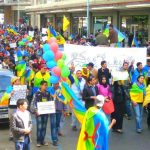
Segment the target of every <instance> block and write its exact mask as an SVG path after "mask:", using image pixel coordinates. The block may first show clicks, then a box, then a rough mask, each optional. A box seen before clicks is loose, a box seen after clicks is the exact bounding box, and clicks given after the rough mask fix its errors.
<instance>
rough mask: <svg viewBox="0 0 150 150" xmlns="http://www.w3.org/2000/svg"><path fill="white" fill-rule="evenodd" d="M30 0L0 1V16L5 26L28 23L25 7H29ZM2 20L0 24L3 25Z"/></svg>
mask: <svg viewBox="0 0 150 150" xmlns="http://www.w3.org/2000/svg"><path fill="white" fill-rule="evenodd" d="M31 1H32V0H0V16H1V17H3V18H4V19H3V22H4V23H7V24H14V23H29V16H28V15H26V12H25V7H26V6H31ZM3 22H2V20H1V21H0V23H3Z"/></svg>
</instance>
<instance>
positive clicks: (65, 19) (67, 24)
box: [63, 16, 70, 31]
mask: <svg viewBox="0 0 150 150" xmlns="http://www.w3.org/2000/svg"><path fill="white" fill-rule="evenodd" d="M69 24H70V22H69V20H68V19H67V18H66V16H64V18H63V31H66V30H67V28H68V26H69Z"/></svg>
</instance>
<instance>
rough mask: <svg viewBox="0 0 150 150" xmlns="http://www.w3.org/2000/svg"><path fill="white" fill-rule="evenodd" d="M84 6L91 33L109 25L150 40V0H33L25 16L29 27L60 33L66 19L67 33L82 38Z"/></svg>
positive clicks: (84, 26) (85, 22)
mask: <svg viewBox="0 0 150 150" xmlns="http://www.w3.org/2000/svg"><path fill="white" fill-rule="evenodd" d="M87 2H89V32H90V33H96V32H97V30H103V29H104V28H105V26H106V24H110V23H112V24H113V25H115V26H116V27H117V28H119V29H120V30H121V31H124V32H128V33H133V34H138V37H144V38H145V39H146V40H148V39H149V40H150V0H32V6H29V7H26V12H27V14H28V15H30V19H31V25H32V26H35V25H36V26H38V27H46V26H47V23H49V22H50V23H51V24H52V25H53V26H54V27H55V28H56V29H57V30H58V31H59V32H62V20H63V15H66V16H67V18H68V19H69V20H70V26H69V28H68V30H67V33H68V34H70V33H72V34H81V35H84V34H86V32H87Z"/></svg>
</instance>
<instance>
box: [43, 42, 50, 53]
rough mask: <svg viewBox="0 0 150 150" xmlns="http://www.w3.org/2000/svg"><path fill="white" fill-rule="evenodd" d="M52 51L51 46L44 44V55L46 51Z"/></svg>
mask: <svg viewBox="0 0 150 150" xmlns="http://www.w3.org/2000/svg"><path fill="white" fill-rule="evenodd" d="M49 50H50V45H49V44H44V45H43V51H44V53H45V52H46V51H49Z"/></svg>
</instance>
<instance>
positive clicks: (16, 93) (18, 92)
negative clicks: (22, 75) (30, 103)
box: [10, 85, 27, 105]
mask: <svg viewBox="0 0 150 150" xmlns="http://www.w3.org/2000/svg"><path fill="white" fill-rule="evenodd" d="M26 95H27V85H14V86H13V95H12V96H11V98H10V105H16V103H17V101H18V99H25V98H26Z"/></svg>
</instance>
